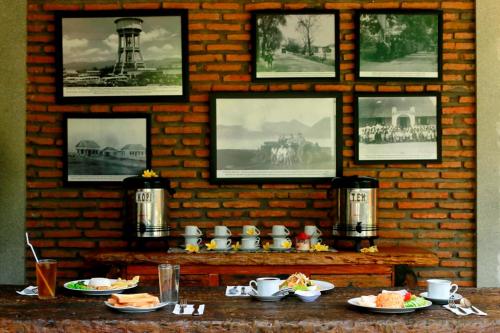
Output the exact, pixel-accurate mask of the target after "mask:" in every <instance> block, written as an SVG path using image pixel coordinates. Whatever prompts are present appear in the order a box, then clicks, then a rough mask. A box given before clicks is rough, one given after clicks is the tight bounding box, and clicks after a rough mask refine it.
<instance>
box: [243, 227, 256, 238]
mask: <svg viewBox="0 0 500 333" xmlns="http://www.w3.org/2000/svg"><path fill="white" fill-rule="evenodd" d="M242 235H244V236H258V235H260V230H259V229H257V227H256V226H254V225H244V226H243V234H242Z"/></svg>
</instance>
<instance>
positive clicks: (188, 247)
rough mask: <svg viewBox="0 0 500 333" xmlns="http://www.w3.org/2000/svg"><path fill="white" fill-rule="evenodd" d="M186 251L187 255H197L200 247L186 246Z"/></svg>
mask: <svg viewBox="0 0 500 333" xmlns="http://www.w3.org/2000/svg"><path fill="white" fill-rule="evenodd" d="M186 251H188V252H189V253H198V252H200V247H199V246H198V245H194V244H188V245H187V246H186Z"/></svg>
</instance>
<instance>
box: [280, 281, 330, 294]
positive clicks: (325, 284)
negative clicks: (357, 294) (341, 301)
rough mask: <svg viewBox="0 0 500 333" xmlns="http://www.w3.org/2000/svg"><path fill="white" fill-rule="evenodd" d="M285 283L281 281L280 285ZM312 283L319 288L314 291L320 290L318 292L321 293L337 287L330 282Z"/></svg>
mask: <svg viewBox="0 0 500 333" xmlns="http://www.w3.org/2000/svg"><path fill="white" fill-rule="evenodd" d="M285 281H286V280H281V282H280V284H282V283H283V282H285ZM311 282H312V283H313V284H314V285H315V286H317V288H316V289H314V290H318V291H321V292H324V291H328V290H332V289H333V288H335V286H334V285H333V283H330V282H326V281H321V280H311Z"/></svg>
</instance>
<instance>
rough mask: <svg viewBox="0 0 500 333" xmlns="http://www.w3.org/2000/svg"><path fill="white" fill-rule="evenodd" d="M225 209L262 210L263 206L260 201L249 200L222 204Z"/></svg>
mask: <svg viewBox="0 0 500 333" xmlns="http://www.w3.org/2000/svg"><path fill="white" fill-rule="evenodd" d="M222 205H223V206H224V208H260V207H261V204H260V202H259V201H249V200H238V201H226V202H224V203H223V204H222Z"/></svg>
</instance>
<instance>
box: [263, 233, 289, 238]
mask: <svg viewBox="0 0 500 333" xmlns="http://www.w3.org/2000/svg"><path fill="white" fill-rule="evenodd" d="M268 236H269V237H278V238H286V237H290V234H288V235H287V234H283V235H275V234H268Z"/></svg>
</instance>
